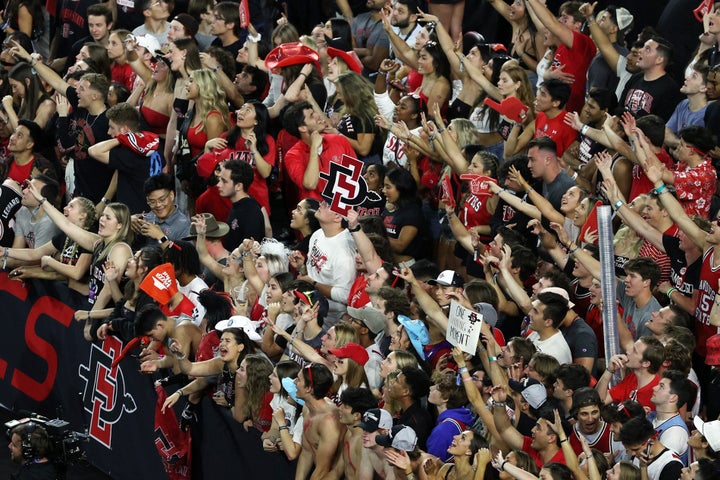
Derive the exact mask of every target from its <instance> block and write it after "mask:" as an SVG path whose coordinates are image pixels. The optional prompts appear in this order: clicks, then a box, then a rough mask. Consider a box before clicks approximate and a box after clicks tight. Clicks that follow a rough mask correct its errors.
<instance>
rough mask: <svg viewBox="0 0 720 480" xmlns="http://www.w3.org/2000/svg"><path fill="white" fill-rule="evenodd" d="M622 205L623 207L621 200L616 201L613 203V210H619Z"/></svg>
mask: <svg viewBox="0 0 720 480" xmlns="http://www.w3.org/2000/svg"><path fill="white" fill-rule="evenodd" d="M623 205H625V202H623V201H622V200H618V201H617V202H615V204H614V205H613V207H615V210H620V207H622V206H623Z"/></svg>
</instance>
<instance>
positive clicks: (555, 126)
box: [535, 110, 577, 157]
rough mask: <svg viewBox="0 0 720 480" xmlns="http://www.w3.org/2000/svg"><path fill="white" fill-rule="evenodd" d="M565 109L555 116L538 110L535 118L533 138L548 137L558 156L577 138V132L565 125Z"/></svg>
mask: <svg viewBox="0 0 720 480" xmlns="http://www.w3.org/2000/svg"><path fill="white" fill-rule="evenodd" d="M565 113H566V111H565V110H561V111H560V114H559V115H558V116H556V117H555V118H548V116H547V115H546V114H545V112H540V113H538V115H537V118H536V119H535V138H540V137H550V138H551V139H552V141H553V142H555V145H556V146H557V154H558V157H562V154H563V153H565V150H567V149H568V147H569V146H570V145H572V143H573V142H574V141H575V139H577V132H576V131H575V129H573V128H572V127H570V126H568V125H565V122H564V121H563V119H564V118H565Z"/></svg>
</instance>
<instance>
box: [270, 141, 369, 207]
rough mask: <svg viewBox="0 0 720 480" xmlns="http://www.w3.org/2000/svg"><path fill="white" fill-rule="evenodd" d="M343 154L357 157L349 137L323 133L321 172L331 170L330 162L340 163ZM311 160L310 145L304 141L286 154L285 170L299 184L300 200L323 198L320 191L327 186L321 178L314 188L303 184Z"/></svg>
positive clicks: (320, 160) (293, 181) (320, 159)
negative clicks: (309, 188) (308, 187)
mask: <svg viewBox="0 0 720 480" xmlns="http://www.w3.org/2000/svg"><path fill="white" fill-rule="evenodd" d="M343 155H349V156H351V157H353V158H357V155H356V154H355V150H353V148H352V146H350V142H348V140H347V138H345V137H344V136H342V135H333V134H327V135H323V142H322V152H321V153H320V158H319V164H320V165H319V170H320V173H328V172H329V171H330V162H336V163H340V161H341V160H342V156H343ZM309 161H310V145H308V144H306V143H305V142H303V141H300V142H297V143H296V144H295V145H294V146H293V147H292V148H291V149H290V150H288V152H287V153H286V154H285V158H284V162H285V171H286V172H287V174H288V177H290V180H291V181H292V183H294V184H295V185H296V186H297V188H298V192H299V199H300V200H302V199H304V198H314V199H316V200H322V199H323V198H322V196H321V195H320V192H322V190H323V188H325V180H323V179H322V178H321V179H320V181H319V182H318V184H317V187H315V189H314V190H308V189H306V188H305V187H304V186H303V176H304V175H305V169H307V165H308V162H309Z"/></svg>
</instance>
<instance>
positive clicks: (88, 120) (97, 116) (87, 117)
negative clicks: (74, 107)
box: [85, 112, 102, 128]
mask: <svg viewBox="0 0 720 480" xmlns="http://www.w3.org/2000/svg"><path fill="white" fill-rule="evenodd" d="M100 115H102V113H98V114H97V115H90V112H88V114H87V115H85V125H87V126H88V127H90V128H92V127H93V125H95V122H97V119H98V118H100ZM90 117H95V118H94V119H93V121H92V122H91V121H90Z"/></svg>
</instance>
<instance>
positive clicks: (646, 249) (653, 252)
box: [638, 223, 680, 282]
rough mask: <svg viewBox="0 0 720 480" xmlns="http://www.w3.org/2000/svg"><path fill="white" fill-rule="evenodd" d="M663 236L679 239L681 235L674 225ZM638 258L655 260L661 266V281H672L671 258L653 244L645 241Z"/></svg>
mask: <svg viewBox="0 0 720 480" xmlns="http://www.w3.org/2000/svg"><path fill="white" fill-rule="evenodd" d="M663 234H664V235H669V236H671V237H677V236H678V235H679V234H680V229H679V228H678V226H677V225H675V224H674V223H673V224H672V226H671V227H670V228H668V229H667V230H665V231H664V232H663ZM638 257H646V258H651V259H653V260H655V263H657V264H658V265H659V266H660V281H661V282H669V281H670V257H669V256H668V255H667V253H664V252H663V251H661V250H659V249H658V248H657V247H656V246H655V245H653V244H652V243H650V242H648V241H647V240H644V241H643V243H642V245H641V246H640V250H639V251H638Z"/></svg>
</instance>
